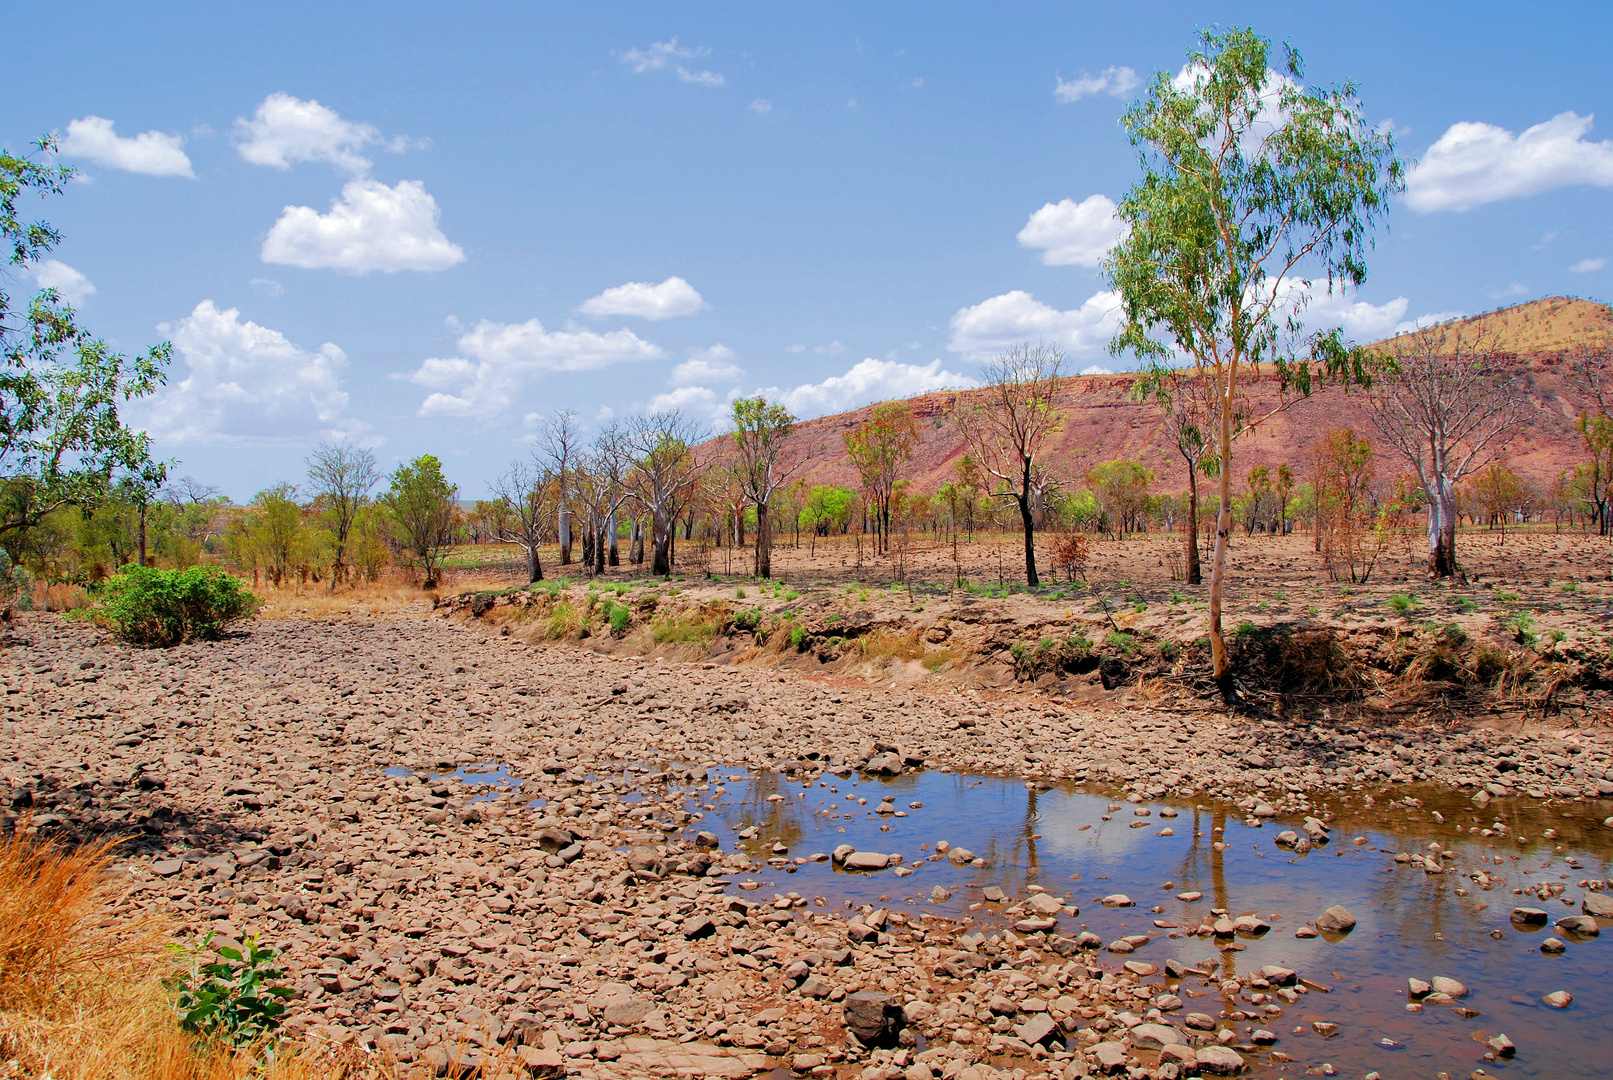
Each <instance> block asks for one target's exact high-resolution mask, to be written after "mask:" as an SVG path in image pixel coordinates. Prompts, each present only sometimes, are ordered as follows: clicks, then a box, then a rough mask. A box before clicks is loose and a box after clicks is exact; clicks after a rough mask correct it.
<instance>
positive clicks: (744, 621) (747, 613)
mask: <svg viewBox="0 0 1613 1080" xmlns="http://www.w3.org/2000/svg"><path fill="white" fill-rule="evenodd" d="M761 621H762V609H761V608H746V609H745V610H744V611H736V612H734V618H733V623H734V628H735V629H736V630H745V631H751V630H755V629H756V627H757V626H758V625H760V624H761Z"/></svg>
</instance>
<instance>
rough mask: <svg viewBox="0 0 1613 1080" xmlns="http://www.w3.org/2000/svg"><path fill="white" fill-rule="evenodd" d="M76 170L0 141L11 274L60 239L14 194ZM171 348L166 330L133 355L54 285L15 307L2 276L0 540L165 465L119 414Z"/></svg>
mask: <svg viewBox="0 0 1613 1080" xmlns="http://www.w3.org/2000/svg"><path fill="white" fill-rule="evenodd" d="M35 145H36V147H37V148H38V150H39V152H40V153H42V154H53V153H54V152H55V151H56V141H55V139H54V138H53V137H51V136H48V135H47V136H45V137H43V138H41V139H40V140H39V141H38V142H37V143H36V144H35ZM73 175H74V170H73V169H72V168H69V167H65V166H56V165H42V164H39V163H38V162H36V161H33V160H31V159H29V158H25V157H16V156H14V155H12V154H11V153H9V152H7V151H5V150H0V245H3V246H4V247H5V248H7V249H8V251H7V252H6V258H5V262H6V264H7V265H8V266H9V267H10V271H9V272H8V274H7V275H6V281H7V282H12V281H16V280H18V279H19V278H21V279H24V280H26V278H28V277H29V276H31V274H30V273H29V269H30V267H31V266H32V265H33V264H36V263H39V262H40V261H41V260H43V259H44V258H45V257H46V256H47V255H48V254H49V253H50V252H51V250H52V249H53V248H55V246H56V245H57V243H58V242H60V240H61V234H60V233H58V232H57V231H56V230H55V229H54V228H52V227H51V226H50V225H49V224H47V223H45V222H43V221H25V220H23V219H22V218H20V217H19V216H18V209H17V204H18V201H19V199H21V198H23V197H25V196H30V195H37V196H41V197H43V196H47V195H60V194H62V193H64V192H65V191H66V189H67V183H68V181H69V180H71V179H72V177H73ZM172 351H173V350H172V346H170V345H169V344H168V343H167V342H163V343H162V344H160V345H156V346H153V347H152V348H151V349H149V350H147V352H146V353H144V354H143V355H141V356H137V357H135V358H134V359H132V360H131V359H129V358H128V357H125V356H123V355H121V354H120V353H117V352H115V351H113V350H112V349H111V348H110V347H108V346H107V344H106V342H104V341H102V340H100V339H99V338H96V337H92V336H91V335H90V333H89V332H88V331H87V330H85V329H84V328H83V327H81V326H79V325H78V322H77V313H76V312H75V311H74V310H73V308H72V307H71V306H70V305H69V304H67V303H66V302H65V301H63V300H62V298H61V295H60V294H59V293H58V292H57V291H56V290H55V289H53V288H47V289H43V290H41V291H40V292H39V293H38V294H37V295H35V296H34V298H33V300H32V301H31V302H30V303H29V304H28V306H27V308H26V310H25V311H22V312H16V311H13V309H12V303H11V296H10V295H9V293H8V292H6V291H5V290H4V289H3V288H0V541H4V542H9V541H10V538H11V537H12V536H13V534H16V533H19V532H25V531H27V530H31V529H33V528H35V527H37V526H38V525H39V524H40V523H41V522H43V521H44V519H45V518H46V517H47V516H48V515H50V514H51V513H53V512H55V511H56V510H59V509H61V508H63V507H67V506H79V507H93V506H96V505H99V504H101V503H102V502H105V501H106V500H107V499H109V498H111V497H112V496H113V493H114V491H115V489H116V485H122V486H123V487H124V488H125V489H126V490H128V491H130V492H138V494H139V496H140V498H141V500H142V501H149V500H150V498H151V497H152V496H153V494H154V493H155V492H156V490H157V488H158V487H159V486H160V485H161V484H162V482H163V480H164V479H165V477H166V475H167V470H166V466H165V465H163V464H162V463H160V462H155V461H153V460H152V459H151V440H150V436H148V435H147V434H146V433H145V432H144V431H138V430H134V429H131V428H129V427H127V426H125V425H124V423H123V420H122V418H121V417H120V416H119V415H118V406H119V405H120V404H121V403H122V402H125V401H128V400H130V399H133V398H139V397H145V396H146V395H148V394H151V393H153V392H154V391H155V390H156V389H157V388H158V387H159V386H161V385H162V384H163V382H164V381H165V369H166V368H167V366H168V362H169V359H170V357H171V355H172ZM13 555H15V552H13Z"/></svg>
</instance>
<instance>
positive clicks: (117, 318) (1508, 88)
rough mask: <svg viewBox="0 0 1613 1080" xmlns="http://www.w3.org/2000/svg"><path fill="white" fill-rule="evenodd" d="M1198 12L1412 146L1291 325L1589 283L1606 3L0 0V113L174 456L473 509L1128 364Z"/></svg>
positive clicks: (70, 289) (1601, 294)
mask: <svg viewBox="0 0 1613 1080" xmlns="http://www.w3.org/2000/svg"><path fill="white" fill-rule="evenodd" d="M1543 12H1549V15H1547V14H1543ZM1212 20H1213V21H1214V22H1216V23H1219V24H1221V25H1233V24H1248V25H1252V26H1254V27H1255V28H1256V29H1257V30H1258V31H1260V32H1261V33H1263V34H1265V35H1267V36H1269V37H1272V38H1274V39H1277V40H1284V39H1286V40H1288V41H1291V42H1292V43H1293V44H1294V45H1295V46H1296V47H1297V48H1298V49H1299V50H1300V52H1301V53H1302V54H1303V56H1304V58H1305V62H1306V81H1307V82H1314V83H1321V84H1330V83H1336V82H1338V81H1341V80H1343V79H1353V80H1354V81H1355V82H1357V83H1358V84H1359V86H1360V91H1361V95H1362V98H1363V101H1364V103H1365V107H1366V110H1367V113H1368V115H1369V118H1370V119H1371V120H1372V121H1373V122H1375V123H1392V124H1393V127H1394V130H1395V131H1396V133H1397V138H1398V140H1399V145H1400V149H1401V152H1402V153H1403V155H1404V156H1406V157H1407V158H1414V159H1418V160H1419V161H1420V165H1419V166H1418V168H1417V169H1416V170H1414V173H1413V182H1412V186H1411V188H1410V190H1408V192H1407V195H1406V196H1405V197H1403V198H1401V199H1399V200H1397V202H1396V204H1395V206H1394V208H1393V211H1392V213H1391V215H1390V225H1389V229H1388V231H1387V232H1385V233H1382V234H1380V236H1379V239H1378V246H1377V249H1376V251H1375V252H1374V253H1373V255H1372V257H1371V259H1370V263H1369V265H1370V270H1371V274H1370V278H1369V280H1368V282H1367V284H1366V286H1365V288H1364V289H1363V290H1362V291H1361V293H1360V295H1358V296H1353V297H1349V298H1346V299H1345V300H1336V299H1335V300H1327V299H1323V300H1322V301H1321V302H1319V304H1317V305H1315V306H1314V308H1313V312H1314V317H1315V318H1317V319H1324V318H1326V319H1331V321H1334V322H1343V324H1344V325H1345V327H1346V329H1347V330H1348V331H1350V332H1351V333H1352V334H1353V335H1354V336H1356V337H1357V338H1359V339H1361V340H1370V339H1372V338H1374V337H1377V336H1381V335H1382V334H1385V333H1389V332H1392V331H1393V330H1394V329H1395V328H1396V327H1397V326H1401V325H1404V324H1406V323H1407V322H1409V321H1411V320H1415V319H1418V318H1422V317H1425V316H1429V315H1435V314H1444V313H1455V312H1464V313H1471V312H1477V311H1483V310H1488V309H1490V308H1493V307H1497V306H1500V305H1503V304H1507V303H1513V302H1516V301H1519V300H1525V299H1530V298H1533V297H1538V296H1544V295H1553V294H1574V295H1584V296H1591V297H1595V298H1600V299H1605V298H1607V297H1608V296H1609V294H1610V293H1613V288H1610V281H1609V277H1610V275H1613V237H1610V229H1609V226H1610V222H1613V214H1610V210H1613V141H1609V140H1613V108H1609V105H1610V102H1609V95H1610V83H1609V80H1608V78H1607V71H1608V68H1607V61H1606V43H1607V41H1608V40H1610V38H1613V8H1610V7H1609V6H1608V5H1605V4H1594V5H1593V4H1579V5H1575V4H1558V5H1551V6H1550V7H1549V8H1542V7H1540V6H1536V5H1484V4H1465V5H1452V4H1425V5H1408V4H1357V5H1351V6H1345V7H1341V6H1337V5H1328V6H1323V5H1294V4H1281V5H1277V4H1222V5H1207V4H1202V3H1201V4H1192V5H1185V4H1183V5H1176V4H1133V5H1104V6H1103V7H1102V8H1099V7H1097V6H1094V5H1077V4H1013V5H982V4H969V5H965V4H906V3H890V4H879V5H867V4H839V5H837V4H823V5H810V6H809V5H723V4H702V5H698V6H696V5H680V4H654V5H648V4H646V5H626V4H615V5H547V6H545V5H529V4H519V5H516V4H511V5H496V4H488V5H459V6H457V7H455V8H454V9H452V11H451V13H450V12H449V11H448V9H445V8H442V7H441V6H436V5H433V6H426V5H417V4H400V3H389V4H385V5H380V4H376V5H356V4H350V5H331V4H319V5H313V4H276V5H273V6H268V5H186V4H166V5H138V6H130V5H117V6H114V5H110V4H106V5H87V4H75V3H55V4H48V5H32V6H29V7H27V8H26V9H21V10H19V11H18V12H14V13H12V14H11V15H10V16H8V18H7V26H8V29H9V30H10V32H11V33H12V35H13V40H14V41H18V42H22V41H27V42H36V43H39V49H40V51H41V56H40V59H39V60H38V62H37V64H36V65H35V67H34V72H35V74H34V75H33V76H32V77H28V78H25V79H15V80H14V82H13V85H12V86H10V87H8V90H7V94H6V97H5V102H4V104H3V105H0V143H3V145H5V146H6V147H7V148H8V149H10V150H12V151H13V152H16V151H19V150H21V149H23V148H24V147H25V145H26V144H27V143H28V142H29V141H30V140H31V139H33V138H35V137H37V136H38V135H39V134H41V133H43V132H55V133H57V134H58V135H59V136H60V137H61V138H62V140H63V146H64V153H63V160H64V161H67V162H69V163H71V164H74V165H77V166H80V167H81V168H82V169H83V173H84V182H83V183H78V184H74V185H73V186H72V187H71V189H70V192H69V194H68V195H67V196H66V197H64V198H58V199H55V200H52V201H51V202H49V203H47V204H45V207H44V210H43V212H44V214H45V215H46V216H47V217H48V219H49V220H51V221H52V222H53V223H54V224H56V225H57V226H58V227H59V228H61V229H62V231H63V232H64V233H65V234H66V239H65V242H64V243H63V244H62V245H61V247H60V248H59V249H58V251H57V252H56V262H54V263H52V264H50V265H49V266H47V267H45V268H43V269H42V270H41V273H40V277H41V279H42V280H46V281H48V282H49V283H53V284H56V285H58V287H60V288H62V289H63V291H64V292H66V293H68V294H69V295H70V296H72V297H75V298H76V300H77V303H78V305H79V307H80V310H81V312H82V314H83V317H84V320H85V322H86V323H87V324H88V325H89V326H90V327H91V328H92V329H94V330H95V331H97V332H98V333H100V334H103V335H105V336H106V337H108V338H109V339H111V340H113V341H115V342H116V343H117V344H118V345H119V346H121V347H122V348H124V349H127V350H135V349H140V348H143V347H145V346H146V345H149V344H150V343H152V342H153V341H156V340H160V339H163V338H168V339H171V340H172V341H173V342H174V344H175V346H176V354H175V361H174V364H173V368H172V370H171V372H170V377H169V385H168V387H167V388H166V389H165V390H164V391H163V392H162V394H161V395H159V397H158V398H157V399H156V400H154V401H152V402H149V403H143V404H142V405H141V406H139V407H138V408H137V409H135V410H133V411H132V412H131V415H132V416H134V417H135V418H136V419H138V421H139V422H140V423H142V424H144V425H146V426H147V427H148V428H149V429H150V430H151V431H152V432H153V434H154V435H155V437H156V439H157V445H158V450H159V453H160V454H161V455H162V456H164V457H168V458H175V459H178V462H179V464H178V465H177V467H176V469H175V474H176V475H181V474H189V475H192V476H195V477H196V478H198V479H201V480H203V481H205V482H208V483H213V484H217V485H219V486H220V487H222V488H223V489H224V490H225V491H226V492H227V493H229V494H230V495H232V496H233V497H235V498H238V499H246V498H249V497H250V496H251V495H252V493H253V492H255V491H257V490H258V489H260V488H262V487H265V486H267V485H268V484H270V483H272V482H274V481H276V480H280V479H292V480H297V479H300V478H301V475H302V473H303V471H304V470H303V465H302V462H303V458H304V457H305V456H306V454H307V452H308V450H309V449H310V448H311V447H312V446H313V445H314V444H316V443H317V442H319V441H321V440H330V439H338V438H350V439H353V440H356V441H360V442H364V443H366V444H367V445H371V446H373V447H374V448H375V450H376V453H377V456H378V457H379V459H380V460H381V461H382V463H383V464H385V465H387V466H388V467H390V466H391V465H392V464H393V463H395V462H396V461H398V460H402V459H407V458H410V457H413V456H415V455H417V454H420V453H424V452H432V453H436V454H438V455H439V456H440V457H442V458H443V459H444V461H445V464H446V468H447V471H448V473H449V476H450V479H452V480H454V481H456V482H458V483H459V484H460V485H461V488H462V491H463V492H464V494H465V495H466V496H467V497H474V496H479V495H481V494H483V493H484V492H485V490H486V483H487V481H488V480H489V479H490V478H491V477H493V476H494V475H496V474H497V473H498V472H500V471H501V470H502V469H503V468H504V466H505V465H506V463H507V462H508V461H509V460H510V459H511V458H513V457H517V456H520V455H522V454H524V453H525V452H526V449H527V445H526V443H525V442H524V441H523V440H524V439H525V438H527V437H529V436H530V434H531V431H532V425H533V423H534V421H535V418H540V417H543V416H546V415H548V414H550V413H552V412H553V411H555V410H556V409H561V408H567V409H571V410H572V411H574V412H576V413H577V414H578V416H579V417H581V418H582V419H583V420H584V421H585V422H586V423H587V424H589V425H598V424H600V423H604V422H606V421H608V419H609V418H610V417H611V416H613V415H614V416H623V415H627V414H630V413H632V412H634V411H637V410H644V409H650V408H663V407H672V406H675V407H681V408H683V409H685V410H686V411H688V412H690V413H693V414H696V415H699V416H702V417H709V418H711V419H712V420H713V421H714V422H715V421H716V420H717V418H718V417H720V415H721V413H722V411H723V409H724V407H725V403H726V402H727V401H728V400H729V399H730V398H731V397H732V396H733V395H734V394H736V393H752V392H755V391H758V390H762V391H766V392H768V393H769V395H770V396H774V397H779V398H781V399H783V400H785V401H786V402H788V403H789V404H790V405H791V406H792V407H793V408H794V409H795V411H796V412H797V413H798V414H799V415H802V416H810V415H818V414H821V413H825V412H833V411H838V410H840V409H843V408H850V407H855V406H857V405H861V404H865V403H866V402H868V401H871V400H878V399H881V398H884V397H888V396H893V395H903V394H911V393H916V392H920V391H922V390H926V389H931V388H934V387H937V386H946V385H963V384H966V383H967V382H968V381H970V380H971V379H972V378H974V377H975V376H976V375H977V374H978V371H979V367H980V363H981V360H982V359H983V358H984V357H985V356H987V355H989V354H990V353H991V352H992V351H994V350H996V349H999V348H1001V347H1003V346H1004V345H1007V344H1011V343H1013V342H1015V341H1018V340H1026V339H1030V340H1035V339H1046V340H1050V341H1056V342H1059V343H1061V344H1063V345H1064V346H1065V347H1066V349H1067V350H1068V353H1069V355H1070V358H1071V360H1072V363H1073V366H1074V367H1075V369H1076V370H1080V369H1082V368H1087V367H1089V366H1092V367H1102V368H1114V367H1116V366H1118V365H1117V362H1116V361H1115V360H1114V359H1112V358H1110V357H1108V356H1107V354H1106V350H1105V345H1106V342H1107V339H1108V335H1109V333H1110V331H1111V330H1112V328H1113V318H1114V316H1113V303H1112V299H1110V298H1108V297H1107V295H1106V292H1105V285H1104V282H1103V280H1102V277H1101V274H1100V272H1099V271H1098V269H1097V268H1096V265H1095V263H1096V259H1097V257H1098V255H1099V254H1100V253H1101V251H1102V250H1103V247H1104V246H1105V245H1106V244H1107V243H1108V242H1110V241H1111V240H1112V238H1113V225H1112V222H1111V220H1110V218H1109V216H1108V209H1109V203H1108V202H1106V201H1105V200H1116V199H1118V198H1119V197H1120V196H1121V195H1122V194H1123V193H1124V191H1125V190H1126V188H1127V187H1128V186H1129V185H1130V184H1131V183H1132V182H1133V180H1134V179H1135V178H1136V175H1137V166H1136V162H1135V158H1134V156H1133V153H1132V151H1131V150H1130V148H1129V146H1128V144H1127V143H1126V140H1125V138H1124V136H1123V135H1122V133H1121V131H1120V129H1119V127H1118V126H1117V123H1116V121H1117V120H1118V118H1119V116H1120V114H1121V112H1122V111H1123V110H1124V108H1125V105H1126V103H1127V102H1128V101H1129V100H1130V99H1131V98H1132V97H1134V96H1136V94H1138V93H1139V92H1140V90H1141V87H1142V85H1144V84H1145V83H1146V81H1147V80H1148V79H1149V78H1150V77H1151V76H1152V75H1153V73H1155V72H1157V71H1168V72H1172V73H1174V72H1176V71H1177V70H1178V69H1179V68H1180V67H1181V64H1182V57H1183V52H1184V50H1185V49H1186V48H1187V47H1188V46H1189V45H1190V44H1192V41H1193V36H1194V31H1195V28H1196V27H1199V26H1201V25H1204V24H1205V23H1206V22H1209V21H1212ZM15 52H16V50H14V53H15ZM1593 118H1594V119H1593Z"/></svg>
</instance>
